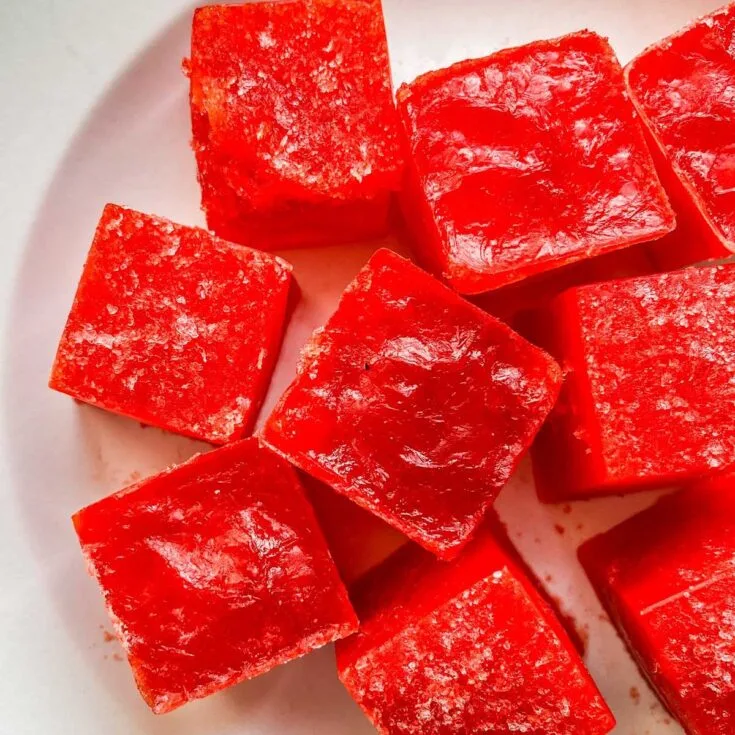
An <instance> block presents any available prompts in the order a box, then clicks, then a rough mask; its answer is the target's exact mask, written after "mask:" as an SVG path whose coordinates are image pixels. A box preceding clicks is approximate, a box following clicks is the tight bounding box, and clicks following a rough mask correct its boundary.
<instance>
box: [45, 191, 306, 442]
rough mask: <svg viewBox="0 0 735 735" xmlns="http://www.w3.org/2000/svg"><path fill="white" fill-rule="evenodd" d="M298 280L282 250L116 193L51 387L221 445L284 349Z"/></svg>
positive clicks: (260, 392)
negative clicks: (217, 233) (242, 240)
mask: <svg viewBox="0 0 735 735" xmlns="http://www.w3.org/2000/svg"><path fill="white" fill-rule="evenodd" d="M291 281H292V278H291V266H290V265H289V264H288V263H286V262H285V261H283V260H280V259H279V258H275V257H273V256H271V255H267V254H265V253H261V252H259V251H256V250H250V249H247V248H244V247H242V246H239V245H233V244H232V243H228V242H225V241H224V240H219V239H217V238H215V237H212V236H211V235H210V234H209V233H207V232H205V231H204V230H200V229H197V228H192V227H184V226H183V225H176V224H174V223H172V222H169V221H167V220H164V219H161V218H159V217H153V216H150V215H146V214H141V213H140V212H135V211H133V210H130V209H124V208H123V207H119V206H116V205H113V204H110V205H108V206H107V207H106V208H105V211H104V213H103V214H102V220H101V221H100V224H99V227H98V229H97V234H96V236H95V238H94V242H93V243H92V248H91V250H90V252H89V256H88V257H87V262H86V265H85V266H84V272H83V274H82V278H81V281H80V282H79V288H78V290H77V294H76V298H75V300H74V305H73V306H72V309H71V313H70V315H69V319H68V321H67V323H66V328H65V330H64V334H63V336H62V338H61V343H60V344H59V349H58V352H57V355H56V361H55V363H54V367H53V371H52V374H51V381H50V386H51V387H52V388H54V389H56V390H58V391H61V392H63V393H68V394H69V395H70V396H73V397H74V398H76V399H78V400H80V401H85V402H87V403H91V404H92V405H94V406H98V407H99V408H104V409H107V410H108V411H114V412H115V413H119V414H123V415H125V416H129V417H131V418H134V419H137V420H138V421H142V422H143V423H146V424H151V425H153V426H158V427H160V428H162V429H168V430H169V431H175V432H178V433H180V434H186V435H188V436H192V437H195V438H198V439H203V440H205V441H209V442H213V443H216V444H219V443H224V442H227V441H229V440H231V439H237V438H239V437H242V436H245V435H246V434H247V432H248V431H249V430H250V428H251V427H252V425H253V423H254V421H255V418H256V417H257V415H258V411H259V409H260V405H261V403H262V400H263V397H264V395H265V391H266V389H267V387H268V384H269V382H270V378H271V373H272V370H273V366H274V363H275V360H276V357H277V356H278V352H279V350H280V346H281V338H282V335H283V328H284V322H285V319H286V314H287V308H288V302H289V290H290V286H291Z"/></svg>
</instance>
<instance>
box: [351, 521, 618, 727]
mask: <svg viewBox="0 0 735 735" xmlns="http://www.w3.org/2000/svg"><path fill="white" fill-rule="evenodd" d="M354 599H355V605H356V609H357V611H358V614H359V616H360V619H361V623H362V624H361V628H360V632H359V633H358V634H357V635H355V636H352V637H350V638H347V639H345V640H343V641H340V642H339V643H338V644H337V666H338V670H339V676H340V679H341V680H342V682H343V684H344V685H345V687H346V688H347V690H348V691H349V692H350V694H351V695H352V697H353V698H354V699H355V701H356V702H357V703H358V704H359V705H360V707H361V708H362V709H363V710H364V712H365V713H366V715H367V716H368V717H369V718H370V720H371V721H372V723H373V724H374V725H375V727H376V728H377V729H378V731H379V732H381V733H383V734H384V735H406V734H407V733H424V735H467V733H510V732H519V733H527V734H529V735H602V734H603V733H607V732H609V731H610V730H611V729H612V728H613V726H614V724H615V720H614V718H613V716H612V714H611V713H610V711H609V709H608V708H607V706H606V704H605V702H604V700H603V699H602V697H601V695H600V693H599V691H598V690H597V687H596V686H595V684H594V682H593V681H592V679H591V678H590V676H589V674H588V673H587V671H586V669H585V667H584V664H583V663H582V660H581V658H580V656H579V654H578V653H577V651H576V650H575V648H574V645H573V644H572V643H571V641H570V640H569V638H568V637H567V635H566V633H565V632H564V629H563V627H562V625H561V623H560V622H559V620H558V619H557V618H556V617H555V615H554V613H553V612H552V610H551V608H550V607H549V606H548V605H547V604H546V602H545V601H544V599H543V598H542V596H541V595H540V594H539V592H538V591H537V590H536V587H535V584H534V582H533V581H532V580H531V579H529V578H528V577H527V576H526V574H525V572H524V570H523V565H522V563H520V562H519V560H518V558H517V553H516V552H515V550H514V549H512V547H510V544H509V542H508V540H507V538H505V537H503V535H502V531H501V529H500V527H499V526H498V525H497V524H496V523H492V524H488V526H487V527H483V529H482V530H481V531H479V532H478V535H477V538H476V539H475V540H474V541H473V542H472V543H471V544H470V545H469V546H468V547H467V549H466V550H465V551H464V553H463V554H462V555H461V556H460V557H459V558H458V559H457V560H455V561H454V562H451V563H445V562H440V561H437V560H436V559H434V558H433V557H431V556H430V555H429V554H427V553H426V552H424V551H422V550H421V549H419V548H417V547H415V546H410V547H405V548H404V549H402V550H400V551H399V552H397V554H396V555H394V556H393V557H392V558H391V559H389V560H388V561H387V562H386V563H385V564H383V565H382V566H381V567H378V569H376V570H374V571H373V572H371V573H370V574H369V575H368V576H367V577H366V578H365V580H364V581H363V582H361V583H360V585H359V587H358V589H357V591H356V593H355V595H354Z"/></svg>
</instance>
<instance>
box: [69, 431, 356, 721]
mask: <svg viewBox="0 0 735 735" xmlns="http://www.w3.org/2000/svg"><path fill="white" fill-rule="evenodd" d="M74 525H75V526H76V530H77V533H78V535H79V540H80V542H81V545H82V548H83V550H84V554H85V556H86V557H87V560H88V562H89V566H90V570H91V572H92V573H93V574H94V576H95V577H96V578H97V580H98V582H99V584H100V586H101V588H102V592H103V594H104V596H105V601H106V603H107V608H108V611H109V614H110V617H111V619H112V622H113V624H114V626H115V630H116V632H117V634H118V636H119V638H120V640H121V642H122V644H123V646H124V648H125V650H126V652H127V654H128V658H129V660H130V665H131V666H132V669H133V673H134V675H135V679H136V682H137V685H138V688H139V689H140V692H141V694H142V695H143V697H144V698H145V700H146V702H147V703H148V704H149V706H150V707H151V708H152V709H153V710H154V712H156V713H158V714H161V713H165V712H169V711H171V710H173V709H175V708H176V707H179V706H181V705H182V704H185V703H186V702H188V701H190V700H193V699H198V698H201V697H206V696H208V695H210V694H213V693H214V692H217V691H219V690H220V689H224V688H225V687H228V686H230V685H232V684H236V683H237V682H240V681H243V680H244V679H250V678H252V677H255V676H258V675H259V674H262V673H264V672H266V671H268V670H270V669H272V668H273V667H274V666H277V665H278V664H281V663H284V662H285V661H288V660H290V659H293V658H296V657H298V656H302V655H304V654H306V653H308V652H309V651H311V650H313V649H315V648H318V647H319V646H323V645H325V644H327V643H330V642H332V641H334V640H335V639H337V638H341V637H343V636H345V635H348V634H350V633H352V632H354V631H355V630H356V628H357V620H356V618H355V615H354V612H353V610H352V608H351V606H350V603H349V601H348V599H347V593H346V591H345V589H344V587H343V586H342V583H341V581H340V580H339V577H338V575H337V570H336V568H335V566H334V563H333V561H332V559H331V557H330V555H329V551H328V550H327V546H326V543H325V541H324V538H323V536H322V534H321V531H320V530H319V527H318V525H317V522H316V519H315V517H314V514H313V511H312V509H311V507H310V505H309V504H308V502H307V500H306V498H305V496H304V493H303V490H302V488H301V486H300V485H299V483H298V480H297V478H296V475H295V474H294V472H293V470H292V469H291V468H290V467H289V466H288V465H287V464H286V462H284V461H283V460H282V459H280V458H279V457H277V456H275V455H274V454H273V453H272V452H270V451H269V450H267V449H265V448H262V447H260V445H259V444H258V442H257V440H255V439H246V440H244V441H242V442H237V443H234V444H232V445H230V446H227V447H224V448H222V449H219V450H217V451H214V452H211V453H209V454H204V455H200V456H198V457H195V458H194V459H192V460H191V461H189V462H187V463H186V464H183V465H181V466H180V467H177V468H175V469H172V470H169V471H167V472H164V473H163V474H160V475H158V476H156V477H153V478H150V479H148V480H144V481H143V482H141V483H139V484H138V485H135V486H133V487H130V488H127V489H126V490H122V491H121V492H119V493H117V494H116V495H112V496H110V497H108V498H106V499H104V500H102V501H100V502H98V503H96V504H94V505H91V506H89V507H88V508H85V509H84V510H82V511H80V512H79V513H77V515H76V516H74Z"/></svg>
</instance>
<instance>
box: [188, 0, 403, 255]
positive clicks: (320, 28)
mask: <svg viewBox="0 0 735 735" xmlns="http://www.w3.org/2000/svg"><path fill="white" fill-rule="evenodd" d="M189 72H190V76H191V111H192V125H193V132H194V150H195V153H196V157H197V162H198V165H199V181H200V183H201V186H202V204H203V208H204V210H205V212H206V214H207V220H208V222H209V226H210V228H211V229H212V230H214V231H215V232H216V233H217V234H218V235H220V236H222V237H225V238H227V239H230V240H234V241H236V242H245V243H246V244H252V245H254V246H256V247H260V248H264V249H273V248H278V247H292V246H299V245H313V244H328V243H334V242H346V241H350V240H356V239H363V238H370V237H376V236H378V235H382V234H384V233H385V232H386V231H387V229H388V212H389V205H390V202H391V197H392V194H393V192H395V191H396V190H398V188H399V187H400V182H401V173H402V169H403V156H402V149H401V143H400V136H399V124H398V117H397V114H396V110H395V105H394V102H393V91H392V85H391V76H390V66H389V62H388V47H387V43H386V37H385V26H384V22H383V13H382V8H381V4H380V0H287V1H286V2H283V1H282V0H279V1H274V2H263V1H261V2H253V3H246V4H244V5H214V6H209V7H205V8H200V9H198V10H197V11H196V13H195V15H194V27H193V33H192V48H191V61H190V64H189Z"/></svg>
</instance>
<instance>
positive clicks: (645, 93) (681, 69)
mask: <svg viewBox="0 0 735 735" xmlns="http://www.w3.org/2000/svg"><path fill="white" fill-rule="evenodd" d="M734 47H735V4H730V5H728V6H726V7H724V8H722V9H721V10H718V11H716V12H714V13H712V14H711V15H708V16H705V17H704V18H701V19H700V20H698V21H697V22H696V23H694V24H693V25H691V26H689V27H688V28H686V29H684V30H683V31H680V32H679V33H676V34H675V35H673V36H670V37H669V38H666V39H664V40H663V41H660V42H659V43H657V44H654V45H653V46H651V47H650V48H648V49H647V50H646V51H644V52H643V54H641V55H640V56H639V57H638V58H636V59H634V60H633V61H632V62H631V63H630V64H629V65H628V67H627V69H626V78H627V83H628V88H629V90H630V94H631V97H632V99H633V102H634V103H635V105H636V106H637V108H638V110H639V112H640V114H641V117H642V119H643V122H644V123H645V125H646V128H647V131H648V135H649V137H650V141H651V144H652V145H651V148H652V150H653V151H654V154H655V155H656V158H657V163H658V167H659V171H660V174H661V177H662V180H663V182H664V184H665V185H666V188H667V191H668V192H669V194H670V195H671V200H672V203H673V204H674V206H675V208H676V210H677V215H678V219H679V226H680V228H681V229H682V231H683V234H684V236H683V237H680V238H678V239H677V242H676V243H675V244H676V247H672V246H669V244H668V243H665V244H662V248H661V249H658V248H656V253H657V258H658V260H659V262H660V264H661V265H662V267H675V266H676V267H678V266H681V265H687V264H690V263H694V262H698V261H702V260H707V259H712V258H723V257H725V256H729V255H732V254H734V253H735V98H734V97H733V94H732V89H733V85H735V56H733V48H734ZM672 245H673V243H672Z"/></svg>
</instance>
